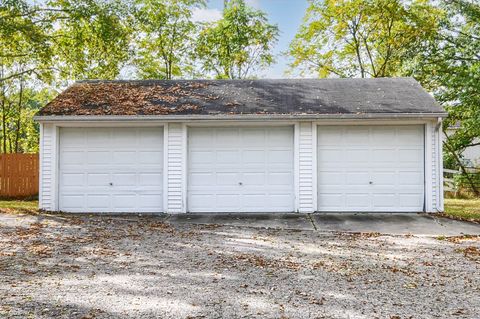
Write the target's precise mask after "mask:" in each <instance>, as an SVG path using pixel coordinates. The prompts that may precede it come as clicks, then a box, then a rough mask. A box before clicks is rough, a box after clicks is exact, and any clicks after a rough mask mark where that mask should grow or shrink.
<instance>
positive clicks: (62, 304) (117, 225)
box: [0, 215, 480, 319]
mask: <svg viewBox="0 0 480 319" xmlns="http://www.w3.org/2000/svg"><path fill="white" fill-rule="evenodd" d="M0 217H1V218H0V296H1V298H0V317H2V318H4V317H5V318H84V319H86V318H252V317H257V318H390V319H393V318H395V319H398V318H478V314H479V312H480V276H479V268H480V241H479V239H478V237H477V238H470V239H460V238H457V239H449V240H445V239H439V238H426V237H413V236H378V235H376V234H360V235H346V234H333V233H331V234H324V233H319V232H315V231H293V230H271V229H270V230H269V229H257V228H250V227H227V226H215V225H203V226H200V225H176V226H171V225H169V224H166V223H164V222H162V221H161V220H160V219H158V218H153V217H143V218H142V217H134V216H130V217H99V216H90V217H88V216H82V217H71V216H60V215H58V216H48V215H43V216H42V215H37V216H23V217H18V218H17V217H15V216H13V215H10V216H6V215H3V216H1V215H0Z"/></svg>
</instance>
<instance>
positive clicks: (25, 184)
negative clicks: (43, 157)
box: [0, 154, 39, 198]
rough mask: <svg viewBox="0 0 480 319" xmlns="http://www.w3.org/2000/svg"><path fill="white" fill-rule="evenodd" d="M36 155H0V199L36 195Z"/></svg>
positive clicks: (37, 168)
mask: <svg viewBox="0 0 480 319" xmlns="http://www.w3.org/2000/svg"><path fill="white" fill-rule="evenodd" d="M38 170H39V167H38V154H0V197H2V198H21V197H30V196H35V195H37V194H38Z"/></svg>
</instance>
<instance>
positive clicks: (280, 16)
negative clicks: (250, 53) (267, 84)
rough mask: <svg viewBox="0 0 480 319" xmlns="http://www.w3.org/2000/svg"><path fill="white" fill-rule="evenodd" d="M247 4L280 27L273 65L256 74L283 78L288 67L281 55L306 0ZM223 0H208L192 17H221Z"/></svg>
mask: <svg viewBox="0 0 480 319" xmlns="http://www.w3.org/2000/svg"><path fill="white" fill-rule="evenodd" d="M246 2H247V4H249V5H251V6H252V7H255V8H257V9H260V10H262V11H264V12H266V13H267V16H268V19H269V21H270V22H271V23H274V24H277V25H278V28H279V29H280V36H279V39H278V43H277V45H276V46H275V48H274V54H275V55H276V61H277V63H275V64H274V65H272V66H270V67H269V68H268V69H266V70H265V71H263V72H262V73H261V74H258V76H259V77H261V78H274V79H278V78H284V77H287V75H286V74H285V71H286V70H287V69H288V59H287V58H286V57H284V56H282V52H285V51H286V50H287V48H288V45H289V43H290V41H291V40H292V39H293V38H294V36H295V33H296V32H297V30H298V27H299V26H300V23H301V22H302V18H303V16H304V14H305V10H306V9H307V5H308V3H307V0H246ZM222 9H223V0H208V4H207V8H206V9H197V10H196V11H195V12H194V16H193V18H194V19H195V20H197V21H215V20H218V19H220V18H221V16H222Z"/></svg>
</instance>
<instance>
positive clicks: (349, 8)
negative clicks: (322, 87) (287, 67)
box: [288, 0, 442, 78]
mask: <svg viewBox="0 0 480 319" xmlns="http://www.w3.org/2000/svg"><path fill="white" fill-rule="evenodd" d="M441 16H442V11H441V10H438V9H437V8H436V7H434V6H432V5H430V4H429V1H427V0H412V1H408V2H407V1H403V0H310V5H309V7H308V9H307V12H306V15H305V17H304V21H303V23H302V25H301V27H300V30H299V32H298V33H297V34H296V36H295V39H294V40H293V41H292V43H291V44H290V48H289V51H288V54H289V55H290V56H292V57H293V59H294V60H293V63H292V64H291V67H292V68H300V69H301V71H302V73H308V74H317V75H318V76H319V77H328V76H332V75H334V76H338V77H362V78H363V77H386V76H397V75H400V74H401V73H402V68H403V62H404V61H406V60H408V58H409V57H411V56H412V55H413V54H414V52H415V50H416V47H417V46H418V44H419V43H421V42H423V41H427V40H428V39H430V38H432V37H433V36H434V35H435V34H436V30H437V29H438V19H439V17H441Z"/></svg>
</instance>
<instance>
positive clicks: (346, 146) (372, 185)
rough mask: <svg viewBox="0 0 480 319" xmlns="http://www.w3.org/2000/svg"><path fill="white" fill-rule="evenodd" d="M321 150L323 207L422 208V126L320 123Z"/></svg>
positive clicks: (320, 205)
mask: <svg viewBox="0 0 480 319" xmlns="http://www.w3.org/2000/svg"><path fill="white" fill-rule="evenodd" d="M317 154H318V155H317V158H318V210H319V211H359V212H368V211H379V212H420V211H423V204H424V127H423V126H421V125H418V126H417V125H415V126H319V127H318V153H317Z"/></svg>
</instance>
